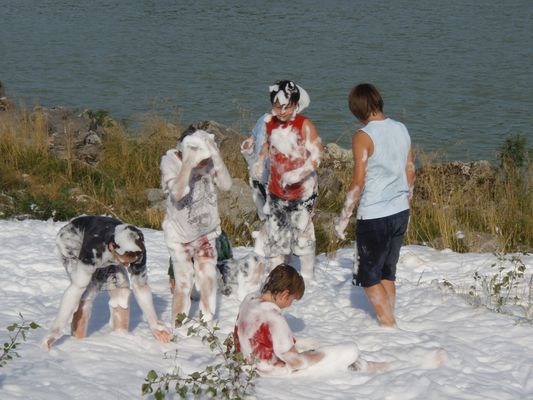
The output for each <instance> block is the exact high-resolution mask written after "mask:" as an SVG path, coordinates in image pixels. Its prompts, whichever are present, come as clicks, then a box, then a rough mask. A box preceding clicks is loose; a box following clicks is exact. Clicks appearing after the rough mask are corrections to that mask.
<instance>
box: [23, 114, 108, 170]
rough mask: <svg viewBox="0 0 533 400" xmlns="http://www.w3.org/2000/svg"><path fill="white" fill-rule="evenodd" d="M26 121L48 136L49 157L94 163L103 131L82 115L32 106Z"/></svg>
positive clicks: (95, 162)
mask: <svg viewBox="0 0 533 400" xmlns="http://www.w3.org/2000/svg"><path fill="white" fill-rule="evenodd" d="M30 118H31V119H32V120H33V121H34V122H35V123H36V124H37V125H38V124H42V127H43V129H44V130H45V132H47V133H48V135H49V137H50V143H49V149H50V153H51V154H52V155H53V156H55V157H57V158H60V159H69V158H71V159H73V160H80V161H83V162H86V163H87V164H90V165H94V164H97V163H98V161H99V159H100V150H101V146H102V137H103V135H104V131H103V129H102V128H101V127H99V126H97V125H96V124H95V122H94V120H93V119H91V118H89V117H87V116H86V114H83V113H82V114H80V115H75V114H74V113H72V112H71V111H69V110H68V109H66V108H65V107H53V108H43V107H36V108H35V110H34V112H33V113H32V114H30Z"/></svg>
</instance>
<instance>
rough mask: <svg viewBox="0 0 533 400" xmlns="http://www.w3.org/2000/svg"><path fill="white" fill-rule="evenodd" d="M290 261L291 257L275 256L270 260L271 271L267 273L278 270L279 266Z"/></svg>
mask: <svg viewBox="0 0 533 400" xmlns="http://www.w3.org/2000/svg"><path fill="white" fill-rule="evenodd" d="M288 259H289V256H275V257H270V258H268V268H269V270H268V271H267V272H270V271H272V270H273V269H274V268H276V267H277V266H278V265H280V264H283V263H286V262H287V261H288Z"/></svg>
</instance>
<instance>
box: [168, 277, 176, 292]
mask: <svg viewBox="0 0 533 400" xmlns="http://www.w3.org/2000/svg"><path fill="white" fill-rule="evenodd" d="M168 284H169V286H170V293H171V294H172V293H174V288H175V287H176V280H175V279H174V277H173V276H171V277H170V278H168Z"/></svg>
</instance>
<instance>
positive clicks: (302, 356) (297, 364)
mask: <svg viewBox="0 0 533 400" xmlns="http://www.w3.org/2000/svg"><path fill="white" fill-rule="evenodd" d="M281 358H282V360H283V361H285V363H286V364H287V365H288V366H289V367H290V368H291V369H292V370H301V369H305V368H309V367H310V366H311V365H314V364H316V363H318V362H319V361H320V360H322V359H323V358H324V353H323V352H321V351H316V350H309V351H304V352H302V353H298V351H297V350H296V348H295V347H294V346H293V347H292V348H291V349H290V350H289V351H287V352H286V353H283V354H282V355H281Z"/></svg>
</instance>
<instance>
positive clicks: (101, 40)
mask: <svg viewBox="0 0 533 400" xmlns="http://www.w3.org/2000/svg"><path fill="white" fill-rule="evenodd" d="M532 26H533V2H532V1H531V0H508V1H505V2H503V1H501V0H484V1H480V2H466V1H461V0H447V1H445V2H443V1H436V0H396V1H391V2H387V1H385V2H373V1H359V0H353V1H348V0H344V1H343V0H328V1H323V0H306V1H303V0H301V1H290V2H286V1H284V2H281V1H274V0H273V1H257V0H249V1H240V2H236V1H229V0H217V1H205V0H196V1H179V0H157V1H156V0H153V1H149V0H144V1H141V0H137V1H126V0H123V1H119V0H115V1H113V0H108V1H104V0H92V1H85V2H81V1H73V0H72V1H67V0H39V1H37V0H0V81H2V83H3V84H4V86H5V90H6V94H7V95H8V96H9V97H12V98H16V99H18V100H19V101H21V102H25V103H26V104H28V105H29V106H32V105H33V104H35V103H40V104H42V105H44V106H54V105H65V106H67V107H69V108H72V109H76V108H77V109H81V108H85V107H89V108H93V109H105V110H107V111H108V112H109V113H110V114H111V115H112V116H113V117H115V118H119V119H125V120H127V121H130V122H132V123H135V121H137V120H138V119H139V115H141V114H143V113H146V112H151V111H155V112H157V113H160V114H163V115H168V116H175V115H178V116H180V117H181V120H182V123H183V124H184V125H185V124H188V123H190V122H193V121H196V120H204V119H213V120H216V121H218V122H221V123H223V124H226V125H229V126H233V127H235V128H238V129H240V130H241V131H243V133H244V132H245V131H246V130H247V129H249V128H250V127H251V126H252V125H253V122H254V120H255V118H257V117H258V116H259V115H260V114H262V113H263V112H264V111H267V110H268V109H269V100H268V85H269V84H272V83H273V82H274V81H275V80H278V79H293V80H295V81H296V82H297V83H298V84H300V85H301V86H302V87H304V88H305V89H306V90H307V91H308V93H309V95H310V97H311V105H310V107H309V108H308V109H307V110H306V112H305V114H306V115H307V116H308V117H309V118H310V119H311V120H312V121H313V122H314V123H315V125H316V126H317V128H318V131H319V133H320V135H321V137H322V139H323V141H325V142H337V143H339V144H340V145H342V146H344V147H349V146H350V137H351V134H352V133H353V132H354V130H355V129H357V127H359V126H360V125H359V124H358V123H357V121H356V120H355V119H354V117H353V116H352V115H351V114H350V112H349V110H348V107H347V95H348V93H349V91H350V89H351V87H352V86H353V85H355V84H357V83H359V82H363V81H366V82H371V83H374V84H375V85H376V86H377V87H378V88H379V89H380V91H381V92H382V95H383V97H384V100H385V112H386V114H387V115H388V116H390V117H392V118H395V119H398V120H401V121H402V122H404V123H405V124H406V125H407V127H408V128H409V130H410V133H411V136H412V140H413V143H414V144H415V146H417V147H420V148H421V149H423V150H424V151H431V150H435V149H442V150H444V151H445V152H446V154H447V157H448V159H460V160H465V161H467V160H473V159H489V160H494V158H495V153H496V151H497V148H498V147H499V146H500V145H501V143H502V142H503V140H504V139H505V137H506V136H508V135H510V134H518V133H520V134H523V135H526V136H527V137H528V138H529V143H530V145H531V143H532V142H533V132H532V125H533V69H532V65H533V29H532Z"/></svg>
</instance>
